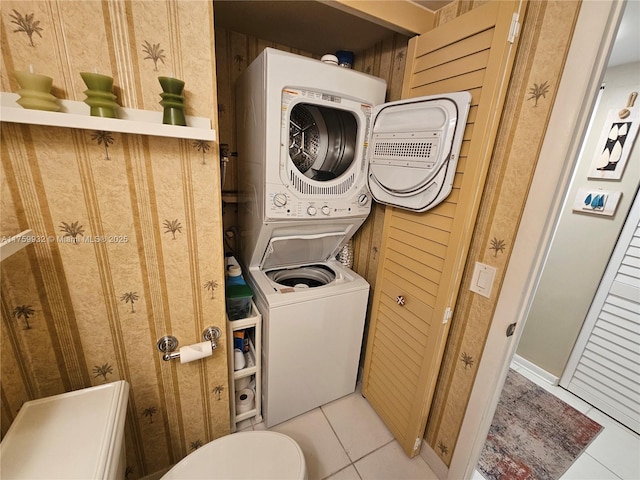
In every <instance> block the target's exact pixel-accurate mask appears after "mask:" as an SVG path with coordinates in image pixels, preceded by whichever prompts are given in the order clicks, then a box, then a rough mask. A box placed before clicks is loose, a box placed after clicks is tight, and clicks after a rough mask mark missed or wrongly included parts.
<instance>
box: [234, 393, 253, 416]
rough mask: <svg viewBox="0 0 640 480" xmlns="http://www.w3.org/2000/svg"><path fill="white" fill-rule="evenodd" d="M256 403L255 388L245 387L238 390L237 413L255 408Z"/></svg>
mask: <svg viewBox="0 0 640 480" xmlns="http://www.w3.org/2000/svg"><path fill="white" fill-rule="evenodd" d="M254 405H255V398H254V393H253V390H250V389H248V388H243V389H242V390H239V391H237V392H236V414H237V415H240V414H241V413H244V412H248V411H249V410H253V408H254Z"/></svg>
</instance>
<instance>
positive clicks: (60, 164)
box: [0, 0, 230, 480]
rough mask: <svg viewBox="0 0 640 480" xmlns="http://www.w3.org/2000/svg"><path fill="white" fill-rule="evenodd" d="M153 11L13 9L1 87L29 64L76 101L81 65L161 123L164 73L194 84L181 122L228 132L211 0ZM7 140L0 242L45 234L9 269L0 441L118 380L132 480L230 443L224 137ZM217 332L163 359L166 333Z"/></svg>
mask: <svg viewBox="0 0 640 480" xmlns="http://www.w3.org/2000/svg"><path fill="white" fill-rule="evenodd" d="M149 5H150V4H149V3H148V2H134V1H130V0H123V1H122V2H57V3H55V2H41V1H39V0H24V1H22V0H3V1H2V2H0V22H1V23H2V29H3V32H6V35H2V38H0V47H1V49H2V57H3V64H4V65H5V66H7V68H3V69H1V70H0V79H1V82H2V85H3V88H2V90H3V91H14V92H15V91H16V90H18V89H19V85H18V84H17V81H16V79H15V77H14V74H13V72H14V70H16V71H29V65H30V64H31V65H32V67H33V70H34V71H35V72H36V73H41V74H44V75H48V76H51V77H52V78H53V88H52V92H53V93H55V95H56V96H57V97H58V98H62V99H67V100H74V101H77V102H83V101H84V99H85V98H86V95H85V93H84V90H85V89H86V85H85V84H84V82H83V81H82V79H81V77H80V75H79V72H82V71H94V70H97V71H98V72H99V73H101V74H106V75H109V76H112V77H113V78H114V93H115V94H117V95H118V101H119V103H121V105H122V107H124V108H135V109H140V110H145V111H148V112H155V113H161V112H162V106H161V105H160V104H159V101H160V100H161V98H160V96H159V93H160V92H161V91H162V89H161V87H160V85H159V83H158V76H159V75H170V74H171V73H173V75H174V76H175V77H178V78H181V79H184V80H185V81H186V82H187V85H188V86H189V89H188V91H186V92H185V97H186V100H185V110H186V111H185V113H186V114H187V115H192V116H196V117H204V118H208V119H209V120H210V121H211V128H212V129H215V130H216V131H219V126H218V123H217V104H218V99H217V93H216V77H215V74H216V71H215V52H214V36H213V30H212V26H213V4H212V2H210V1H205V0H189V1H184V0H168V1H166V2H153V8H152V11H153V14H150V13H149V12H150V10H149ZM195 39H197V44H194V40H195ZM60 115H65V113H62V112H61V113H60ZM114 121H117V122H125V121H126V120H124V119H115V120H114ZM185 128H188V127H185ZM0 130H1V131H0V135H1V136H2V147H1V152H0V158H1V163H0V170H1V173H0V210H1V211H2V215H0V232H1V233H2V234H3V235H9V234H11V235H13V234H15V233H18V232H20V231H23V230H25V229H27V228H30V229H32V230H33V231H34V235H37V236H38V237H39V238H43V239H46V238H49V239H50V240H49V241H43V242H42V243H34V244H33V245H30V246H28V247H27V248H25V249H23V250H21V251H19V252H17V253H16V254H14V255H12V256H11V257H9V258H7V259H5V260H3V261H2V264H1V265H0V278H1V279H2V280H1V282H0V289H1V294H2V308H1V309H0V312H2V313H1V316H0V317H1V321H0V326H1V329H2V330H1V333H0V337H1V338H3V340H2V344H1V349H2V362H0V391H1V393H2V423H1V425H0V428H1V432H0V433H1V434H2V435H4V434H6V432H7V429H8V428H9V427H10V425H11V422H12V421H13V420H14V419H15V417H16V415H17V414H18V411H19V410H20V407H21V406H22V404H23V403H24V402H25V401H28V400H32V399H37V398H43V397H48V396H51V395H56V394H59V393H64V392H70V391H74V390H78V389H81V388H86V387H91V386H97V385H103V384H105V383H109V382H113V381H116V380H126V381H127V382H128V383H129V385H130V386H131V389H130V392H129V398H128V402H129V404H128V409H127V418H126V425H125V435H126V438H125V445H126V450H127V451H126V461H127V465H126V473H127V478H128V479H129V480H136V479H137V478H141V477H144V476H146V475H151V474H153V473H155V472H159V471H161V470H163V469H165V468H167V467H168V466H169V465H171V464H174V463H176V462H178V461H179V460H181V459H182V458H183V457H184V456H185V455H186V454H188V453H189V452H190V451H191V450H192V448H193V444H192V443H193V441H194V440H195V439H198V441H199V442H200V443H199V444H200V445H204V444H205V443H207V442H209V441H211V440H214V439H216V438H219V437H221V436H223V435H226V434H228V433H229V427H230V423H229V398H228V395H225V393H226V392H227V391H228V390H227V388H228V387H227V383H228V369H227V352H226V336H225V330H226V328H225V323H224V312H225V307H224V296H222V295H218V294H217V293H216V295H215V297H214V298H213V299H212V298H211V293H212V292H211V291H210V290H204V288H203V285H204V284H205V282H207V281H209V280H211V281H212V282H213V284H216V285H222V284H223V282H224V265H223V249H222V244H223V243H222V231H223V227H222V209H221V202H220V191H219V189H220V187H219V185H220V171H219V153H218V151H217V149H216V148H212V147H213V145H214V144H215V142H211V143H210V144H198V145H197V146H195V147H194V146H193V145H192V144H193V142H194V141H193V140H191V139H181V138H165V137H162V136H157V135H132V134H125V133H117V134H116V133H113V132H109V131H95V130H86V131H85V130H83V129H73V128H67V127H46V126H38V125H26V124H25V125H19V124H13V123H7V122H0ZM209 145H210V147H209ZM203 161H206V165H202V163H203ZM173 238H175V239H176V241H173ZM113 239H118V241H111V240H113ZM187 239H188V240H189V241H188V242H187ZM213 284H212V285H213ZM212 323H213V324H214V325H215V326H218V327H219V328H221V330H222V332H223V338H221V339H220V341H219V347H218V349H217V350H216V351H215V352H214V353H213V355H212V356H211V357H208V358H207V359H206V360H203V361H198V362H193V363H191V364H188V365H181V364H180V363H179V362H178V363H169V362H163V361H162V359H161V354H160V352H159V351H158V349H157V346H156V343H157V341H158V338H160V337H162V336H164V335H169V334H173V335H176V336H177V337H178V339H179V340H180V342H181V343H182V344H185V345H186V344H189V343H194V342H196V341H198V339H199V334H198V333H197V332H202V331H203V330H204V328H205V327H207V326H209V325H210V324H212ZM36 332H37V335H34V333H36ZM218 386H220V387H221V388H222V390H220V391H219V392H214V390H215V388H216V387H218Z"/></svg>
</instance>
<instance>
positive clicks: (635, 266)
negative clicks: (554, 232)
mask: <svg viewBox="0 0 640 480" xmlns="http://www.w3.org/2000/svg"><path fill="white" fill-rule="evenodd" d="M560 384H561V385H562V386H564V387H566V388H567V389H568V390H569V391H570V392H572V393H574V394H575V395H577V396H579V397H580V398H582V399H584V400H586V401H587V402H589V403H591V404H592V405H594V406H595V407H596V408H598V409H599V410H602V411H603V412H605V413H606V414H608V415H610V416H611V417H613V418H615V419H616V420H618V421H619V422H620V423H622V424H624V425H626V426H627V427H629V428H630V429H632V430H634V431H636V432H640V195H636V199H635V201H634V203H633V206H632V207H631V210H630V212H629V216H628V218H627V221H626V222H625V225H624V227H623V229H622V233H621V234H620V238H619V239H618V243H617V245H616V248H615V249H614V252H613V255H612V256H611V259H610V260H609V264H608V266H607V269H606V271H605V274H604V276H603V278H602V281H601V283H600V286H599V288H598V291H597V292H596V296H595V298H594V300H593V303H592V305H591V309H590V310H589V313H588V314H587V319H586V320H585V323H584V326H583V327H582V330H581V332H580V336H579V337H578V341H577V342H576V346H575V347H574V349H573V353H572V354H571V358H570V359H569V363H568V364H567V368H566V370H565V373H564V374H563V376H562V381H561V382H560Z"/></svg>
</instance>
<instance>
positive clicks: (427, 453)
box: [420, 438, 449, 480]
mask: <svg viewBox="0 0 640 480" xmlns="http://www.w3.org/2000/svg"><path fill="white" fill-rule="evenodd" d="M420 456H421V457H422V459H423V460H424V461H425V463H426V464H427V465H428V466H429V468H430V469H431V470H432V471H433V473H435V474H436V475H437V476H438V478H439V479H440V480H446V479H447V477H448V475H449V467H447V465H446V464H445V463H444V462H443V461H442V460H441V459H440V457H439V456H438V454H436V452H435V451H434V450H433V449H432V448H431V447H430V446H429V444H428V443H427V442H426V441H425V440H424V438H423V439H422V445H421V447H420Z"/></svg>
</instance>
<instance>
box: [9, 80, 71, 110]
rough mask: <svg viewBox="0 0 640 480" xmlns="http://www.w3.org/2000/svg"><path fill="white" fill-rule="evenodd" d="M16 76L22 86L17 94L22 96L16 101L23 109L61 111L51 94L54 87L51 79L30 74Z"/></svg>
mask: <svg viewBox="0 0 640 480" xmlns="http://www.w3.org/2000/svg"><path fill="white" fill-rule="evenodd" d="M14 74H15V76H16V80H18V84H19V85H20V90H18V91H17V92H16V93H17V94H18V95H20V98H19V99H18V100H16V103H17V104H18V105H20V106H21V107H22V108H29V109H32V110H46V111H48V112H57V111H58V110H60V105H59V104H58V103H57V98H56V97H55V96H53V95H51V93H50V92H51V86H52V85H53V79H52V78H51V77H47V76H46V75H38V74H36V73H30V72H14Z"/></svg>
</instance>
